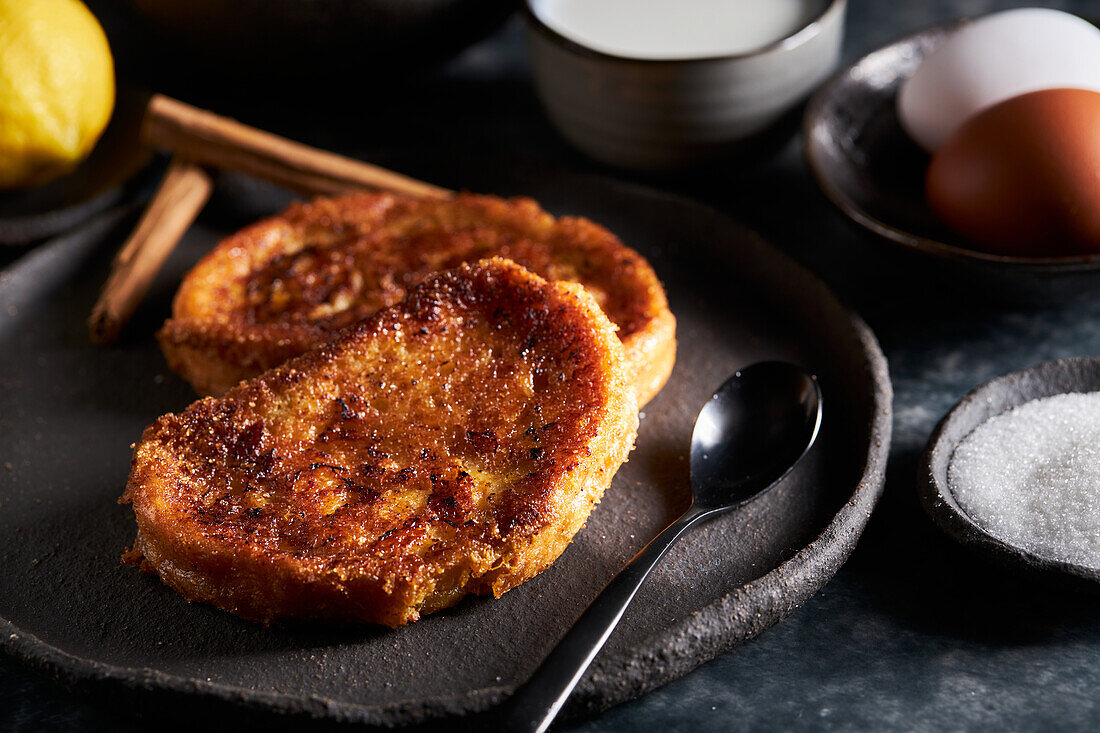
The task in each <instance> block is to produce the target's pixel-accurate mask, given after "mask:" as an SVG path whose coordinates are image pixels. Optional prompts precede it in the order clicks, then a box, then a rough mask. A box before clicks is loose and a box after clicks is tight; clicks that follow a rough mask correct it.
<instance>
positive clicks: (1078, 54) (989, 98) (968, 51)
mask: <svg viewBox="0 0 1100 733" xmlns="http://www.w3.org/2000/svg"><path fill="white" fill-rule="evenodd" d="M1059 87H1066V88H1080V89H1093V90H1096V91H1100V29H1098V28H1097V27H1096V26H1094V25H1093V24H1092V23H1089V22H1088V21H1085V20H1082V19H1081V18H1078V17H1077V16H1076V15H1070V14H1069V13H1063V12H1062V11H1060V10H1050V9H1047V8H1020V9H1018V10H1006V11H1004V12H1001V13H995V14H993V15H987V16H986V17H984V18H980V19H978V20H975V21H973V22H972V23H968V24H967V25H965V26H963V27H962V28H960V29H959V30H958V31H956V32H955V33H954V34H952V35H951V37H950V38H948V39H947V40H946V41H944V42H943V43H942V44H941V45H940V46H939V47H938V48H936V49H935V50H933V51H932V53H930V54H929V55H928V56H927V57H926V58H925V59H924V60H923V61H922V62H921V64H920V66H918V67H917V70H916V72H915V73H914V74H913V76H912V77H910V78H909V79H907V80H906V81H905V82H904V83H903V84H902V85H901V91H900V92H899V93H898V118H899V119H900V121H901V126H902V127H903V128H904V129H905V131H906V132H907V133H909V136H910V137H912V138H913V139H914V140H915V141H916V142H917V144H919V145H920V146H921V147H923V148H924V149H925V150H927V151H929V152H932V151H934V150H935V149H936V148H938V147H939V146H940V145H941V144H942V143H943V142H944V141H945V140H946V139H947V138H948V137H949V136H950V135H951V133H952V132H954V131H955V130H956V129H958V128H959V127H960V126H961V125H962V124H963V123H964V122H965V121H966V120H968V119H970V117H972V116H973V115H974V114H975V113H976V112H979V111H981V110H983V109H985V108H986V107H989V106H991V105H993V104H996V103H997V102H1001V101H1003V100H1005V99H1008V98H1010V97H1015V96H1017V95H1019V94H1024V93H1025V92H1033V91H1038V90H1039V89H1054V88H1059Z"/></svg>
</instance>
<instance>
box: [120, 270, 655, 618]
mask: <svg viewBox="0 0 1100 733" xmlns="http://www.w3.org/2000/svg"><path fill="white" fill-rule="evenodd" d="M637 425H638V418H637V403H636V400H635V396H634V393H633V390H632V387H631V384H630V381H629V378H628V376H627V374H626V370H625V365H624V360H623V348H622V345H621V344H620V342H619V339H618V338H617V337H616V335H615V331H614V327H613V326H612V324H611V322H610V321H608V319H607V317H606V316H605V315H604V314H603V312H602V311H601V310H600V308H599V306H598V305H596V302H595V300H593V299H592V297H591V296H589V295H588V294H587V293H586V292H585V291H584V290H583V288H580V287H578V286H576V285H568V284H563V283H548V282H547V281H545V280H543V279H542V278H540V277H538V276H537V275H534V274H532V273H530V272H528V271H527V270H525V269H523V268H521V267H519V266H518V265H516V264H514V263H512V262H508V261H506V260H500V259H494V260H490V261H483V262H479V263H477V264H476V265H463V266H461V267H459V268H457V269H455V270H450V271H446V272H443V273H441V274H437V275H433V276H431V277H430V278H428V279H427V280H426V281H424V282H423V283H421V284H420V285H418V286H416V287H413V288H411V289H410V291H409V294H408V296H407V297H406V299H405V300H403V301H402V302H400V303H398V304H397V305H394V306H392V307H390V308H386V309H383V310H381V311H379V312H378V313H376V314H375V315H374V316H372V317H370V318H368V319H367V320H365V321H363V322H362V323H360V324H358V325H356V326H354V327H353V328H351V329H348V330H347V331H346V332H345V333H344V334H342V335H341V336H340V337H339V338H338V339H337V340H336V341H334V342H332V343H330V344H328V345H326V346H324V347H322V348H319V349H317V350H315V351H312V352H310V353H308V354H306V355H304V356H301V357H298V358H296V359H294V360H292V361H290V362H288V363H287V364H285V365H283V366H281V367H278V368H276V369H274V370H271V371H269V372H266V373H264V374H263V375H261V376H260V377H257V378H256V379H254V380H252V381H249V382H245V383H242V384H240V385H238V386H237V387H235V388H234V389H232V390H230V391H229V392H228V393H227V394H226V395H225V396H224V397H222V398H220V399H219V398H213V397H207V398H205V399H202V400H199V401H198V402H195V403H194V404H192V405H191V406H190V407H188V408H187V409H186V410H184V411H183V412H181V413H178V414H169V415H165V416H163V417H161V418H160V419H159V420H157V421H156V422H155V423H154V424H153V425H151V426H149V427H148V428H146V430H145V433H144V435H143V436H142V439H141V441H140V442H139V443H138V444H137V446H136V448H135V451H134V458H133V463H132V466H131V472H130V479H129V483H128V485H127V487H126V492H125V494H124V495H123V497H122V501H123V502H132V504H133V509H134V513H135V515H136V517H137V525H138V533H137V539H136V541H135V543H134V547H133V549H132V550H131V551H130V552H129V553H128V556H127V559H129V560H130V561H133V562H139V563H140V564H141V566H142V567H143V568H144V569H145V570H147V571H151V572H156V573H157V574H158V575H159V576H160V577H161V579H163V580H164V582H165V583H167V584H168V585H170V586H171V587H173V588H175V589H176V590H177V591H179V592H180V593H181V594H183V595H184V596H185V597H187V598H189V599H192V600H198V601H204V602H207V603H211V604H214V605H216V606H219V607H221V608H224V609H226V610H229V611H233V612H234V613H238V614H240V615H241V616H244V617H246V618H249V619H254V620H258V621H265V622H267V621H274V620H284V619H325V620H331V621H342V622H376V623H380V624H385V625H387V626H394V627H396V626H401V625H404V624H406V623H408V622H410V621H415V620H417V619H418V618H420V616H421V615H422V614H425V613H430V612H432V611H435V610H438V609H441V608H445V607H447V606H450V605H452V604H454V603H456V602H458V601H459V600H460V599H461V598H462V597H463V596H464V595H466V594H467V593H478V594H486V593H493V594H494V595H496V596H500V594H502V593H504V592H505V591H507V590H508V589H510V588H513V587H514V586H516V585H519V584H520V583H522V582H523V581H525V580H527V579H529V578H531V577H532V576H534V575H535V574H537V573H539V572H540V571H542V570H543V569H545V568H547V567H549V566H550V564H551V563H553V562H554V560H555V559H556V558H557V557H558V555H560V554H561V552H562V551H563V550H564V549H565V547H566V545H568V543H569V542H570V540H571V539H572V537H573V535H574V534H575V533H576V532H577V530H578V529H580V527H581V526H582V525H583V524H584V522H585V519H586V518H587V517H588V514H589V512H590V511H591V510H592V508H593V507H594V506H595V505H596V503H597V502H598V501H599V500H600V497H601V496H602V494H603V492H604V490H605V489H606V488H607V487H608V485H609V484H610V483H611V478H612V476H613V475H614V474H615V471H616V470H617V469H618V467H619V466H620V465H621V464H622V463H623V461H625V460H626V457H627V453H628V452H629V451H630V449H631V447H632V445H633V441H634V437H635V433H636V430H637Z"/></svg>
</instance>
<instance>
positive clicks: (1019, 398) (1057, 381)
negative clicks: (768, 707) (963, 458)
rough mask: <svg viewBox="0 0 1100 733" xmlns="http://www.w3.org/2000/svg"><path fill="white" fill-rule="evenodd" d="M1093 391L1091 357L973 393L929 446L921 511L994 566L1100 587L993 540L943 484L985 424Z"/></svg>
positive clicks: (1096, 577) (1098, 372) (1096, 379)
mask: <svg viewBox="0 0 1100 733" xmlns="http://www.w3.org/2000/svg"><path fill="white" fill-rule="evenodd" d="M1097 390H1100V357H1094V356H1090V357H1079V358H1074V359H1059V360H1057V361H1047V362H1043V363H1042V364H1038V365H1036V366H1034V367H1031V368H1030V369H1026V370H1024V371H1021V372H1013V373H1012V374H1006V375H1005V376H1003V377H998V378H996V379H994V380H992V381H989V382H986V383H985V384H983V385H981V386H980V387H977V388H976V389H974V390H973V391H972V392H971V393H970V394H968V395H966V396H965V397H963V398H962V399H961V400H959V402H958V403H957V404H956V405H955V406H954V407H952V408H951V410H950V412H948V413H947V415H946V416H945V417H944V418H943V420H941V421H940V424H939V425H937V426H936V429H935V430H934V431H933V432H932V437H931V438H929V440H928V447H927V449H926V450H925V453H924V458H923V459H922V460H921V468H920V475H919V476H918V477H917V490H918V492H919V493H920V499H921V503H922V504H923V505H924V508H925V511H927V512H928V514H929V516H931V517H932V520H933V521H934V522H935V523H936V524H937V525H938V526H939V527H940V529H942V530H943V531H944V532H946V533H947V534H949V535H951V536H952V537H954V538H955V539H956V540H958V541H959V542H962V543H964V544H966V545H970V546H973V547H975V548H976V549H978V550H979V551H981V552H983V553H984V554H986V555H988V556H990V557H993V558H995V559H997V560H1000V561H1002V562H1007V563H1011V564H1013V565H1015V566H1017V567H1022V568H1025V569H1028V570H1030V571H1034V572H1039V573H1057V574H1061V575H1062V576H1064V577H1067V578H1071V579H1073V580H1075V581H1078V584H1082V583H1081V581H1087V582H1088V583H1087V584H1088V585H1090V586H1093V585H1094V584H1095V583H1096V582H1100V570H1096V569H1093V568H1088V567H1084V566H1082V565H1076V564H1073V563H1066V562H1058V561H1056V560H1050V559H1047V558H1045V557H1041V556H1039V555H1036V554H1035V553H1033V552H1031V551H1029V550H1025V549H1023V548H1022V547H1018V546H1016V545H1013V544H1010V543H1008V542H1006V541H1004V540H1001V539H999V538H997V537H995V536H993V535H992V534H990V533H989V532H987V531H986V530H985V529H983V528H982V527H981V526H980V525H979V524H978V523H977V522H976V521H974V520H973V519H972V518H971V517H970V516H969V515H968V514H967V513H966V512H965V511H964V510H963V509H962V507H960V506H959V504H958V502H957V501H956V500H955V495H954V494H953V493H952V491H951V487H950V485H949V483H948V481H947V469H948V466H949V465H950V463H951V457H952V456H953V455H954V453H955V449H956V448H957V447H958V445H959V444H960V443H961V442H962V441H963V439H964V438H966V436H967V435H969V434H970V433H971V432H972V431H973V430H974V429H975V428H977V427H978V426H979V425H981V424H982V423H984V422H985V421H986V420H989V419H990V418H992V417H995V416H997V415H1000V414H1002V413H1004V412H1007V411H1009V410H1011V409H1012V408H1014V407H1018V406H1020V405H1022V404H1024V403H1025V402H1030V401H1032V400H1037V399H1040V398H1043V397H1052V396H1054V395H1059V394H1066V393H1072V392H1095V391H1097Z"/></svg>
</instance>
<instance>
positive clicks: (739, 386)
mask: <svg viewBox="0 0 1100 733" xmlns="http://www.w3.org/2000/svg"><path fill="white" fill-rule="evenodd" d="M820 428H821V391H820V389H819V387H818V385H817V380H816V379H814V378H813V377H812V376H810V375H809V374H807V373H806V372H804V371H803V370H802V369H800V368H799V367H797V366H795V365H794V364H789V363H787V362H781V361H766V362H760V363H759V364H753V365H752V366H749V367H745V368H744V369H741V370H740V371H738V372H737V373H735V374H734V375H733V376H731V377H730V378H729V379H727V380H726V381H725V382H724V383H723V384H722V386H721V387H719V388H718V390H717V391H716V392H715V393H714V394H713V395H712V396H711V398H710V399H709V400H707V403H706V404H705V405H703V409H702V410H700V411H699V417H698V418H696V420H695V430H694V431H693V432H692V434H691V492H692V498H693V501H694V504H695V506H696V507H697V508H700V509H701V508H704V507H706V508H712V509H718V508H721V507H727V508H731V509H732V508H733V507H734V506H740V505H741V504H743V503H745V502H746V501H749V500H751V499H753V498H754V497H756V496H757V495H758V494H759V493H761V491H762V490H763V489H762V487H769V486H771V485H773V484H775V483H777V482H778V481H779V480H780V479H782V478H783V477H784V476H785V475H787V473H788V472H789V471H790V470H791V469H792V468H793V467H794V464H795V463H797V462H798V459H800V458H801V457H802V456H803V454H805V452H806V451H807V450H809V448H810V446H811V445H813V443H814V440H815V439H816V437H817V432H818V430H819V429H820Z"/></svg>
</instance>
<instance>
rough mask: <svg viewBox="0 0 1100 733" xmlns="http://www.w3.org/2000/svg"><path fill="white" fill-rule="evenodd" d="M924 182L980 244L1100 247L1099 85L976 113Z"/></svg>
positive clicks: (946, 216)
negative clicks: (1097, 89) (1090, 88)
mask: <svg viewBox="0 0 1100 733" xmlns="http://www.w3.org/2000/svg"><path fill="white" fill-rule="evenodd" d="M925 191H926V195H927V198H928V205H929V207H930V208H931V209H932V211H933V212H935V213H936V215H937V216H939V217H940V218H941V219H942V220H943V221H944V222H945V223H946V224H947V225H948V226H950V227H951V228H952V229H954V230H956V231H957V232H959V233H960V234H962V235H963V236H965V237H967V239H969V240H970V241H971V243H972V246H973V247H974V248H975V249H981V250H985V251H988V252H993V253H996V254H1004V255H1016V256H1021V257H1056V256H1063V255H1078V254H1089V253H1098V252H1100V92H1094V91H1089V90H1085V89H1044V90H1042V91H1038V92H1030V93H1028V94H1021V95H1020V96H1018V97H1013V98H1012V99H1008V100H1005V101H1004V102H1001V103H999V104H996V105H994V106H992V107H990V108H989V109H987V110H985V111H983V112H981V113H979V114H977V115H975V116H974V117H973V118H971V119H970V120H968V121H967V122H966V123H965V124H964V125H963V126H962V127H961V128H959V129H958V130H957V131H956V132H955V133H954V134H953V135H952V136H951V137H950V138H948V140H947V142H945V143H944V144H943V145H942V146H941V147H940V148H939V149H938V150H937V151H936V154H935V155H934V156H933V157H932V162H931V164H930V165H929V166H928V174H927V178H926V179H925Z"/></svg>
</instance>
